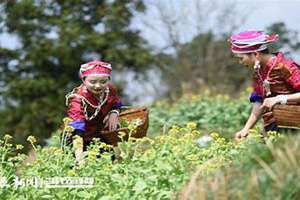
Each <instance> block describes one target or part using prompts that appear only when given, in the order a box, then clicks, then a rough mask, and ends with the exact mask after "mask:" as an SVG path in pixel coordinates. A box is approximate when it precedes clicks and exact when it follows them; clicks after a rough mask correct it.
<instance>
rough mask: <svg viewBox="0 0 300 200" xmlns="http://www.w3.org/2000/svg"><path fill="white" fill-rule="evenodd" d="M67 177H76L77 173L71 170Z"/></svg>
mask: <svg viewBox="0 0 300 200" xmlns="http://www.w3.org/2000/svg"><path fill="white" fill-rule="evenodd" d="M67 175H68V176H75V175H76V172H75V170H72V169H71V170H69V171H68V172H67Z"/></svg>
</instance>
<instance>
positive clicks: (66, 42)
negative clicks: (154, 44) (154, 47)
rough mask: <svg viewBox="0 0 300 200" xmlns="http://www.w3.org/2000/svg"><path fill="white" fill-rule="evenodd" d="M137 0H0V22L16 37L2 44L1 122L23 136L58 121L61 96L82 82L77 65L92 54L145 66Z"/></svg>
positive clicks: (118, 65)
mask: <svg viewBox="0 0 300 200" xmlns="http://www.w3.org/2000/svg"><path fill="white" fill-rule="evenodd" d="M144 9H145V7H144V3H143V1H142V0H136V1H129V0H126V1H99V0H68V1H60V0H48V1H44V0H21V1H17V0H9V1H2V2H1V3H0V10H1V12H0V13H1V14H0V15H1V16H0V19H1V21H0V28H1V31H2V32H8V33H10V34H14V35H16V36H17V37H18V39H19V41H20V45H19V47H18V48H17V49H14V50H9V49H5V48H3V47H0V71H1V75H0V77H1V80H0V84H1V89H0V92H1V93H0V95H1V99H0V102H1V107H0V108H1V112H0V116H3V117H1V126H0V128H1V130H0V134H4V133H10V134H14V135H15V136H16V139H17V140H16V142H19V143H23V142H24V141H25V140H24V138H26V137H27V136H28V135H35V136H37V137H38V138H39V139H40V142H42V141H43V139H44V138H47V137H49V136H50V134H51V132H53V130H55V129H57V128H58V125H59V124H60V122H61V119H62V117H63V111H64V109H65V105H64V101H65V99H64V96H65V94H66V93H67V92H69V91H70V90H71V88H73V87H74V86H76V85H78V84H80V80H79V78H78V69H79V65H80V64H82V63H84V62H86V61H89V60H91V59H102V60H104V61H108V62H111V63H112V65H113V68H114V71H115V73H117V72H116V71H118V70H122V69H132V70H134V71H138V72H142V71H143V69H144V68H145V67H146V66H147V64H148V63H149V61H150V59H151V57H150V54H149V51H148V49H147V46H146V43H145V41H144V40H143V39H141V37H140V36H139V32H138V31H137V30H133V29H132V28H131V20H132V17H133V15H134V14H135V13H137V12H143V11H144Z"/></svg>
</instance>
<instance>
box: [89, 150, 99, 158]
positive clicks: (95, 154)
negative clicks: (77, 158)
mask: <svg viewBox="0 0 300 200" xmlns="http://www.w3.org/2000/svg"><path fill="white" fill-rule="evenodd" d="M97 155H98V152H97V151H95V150H90V151H88V158H89V159H92V160H95V159H96V158H97Z"/></svg>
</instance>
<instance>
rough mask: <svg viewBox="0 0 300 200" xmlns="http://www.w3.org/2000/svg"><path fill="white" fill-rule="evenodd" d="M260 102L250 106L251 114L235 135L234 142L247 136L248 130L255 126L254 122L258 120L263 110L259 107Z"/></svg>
mask: <svg viewBox="0 0 300 200" xmlns="http://www.w3.org/2000/svg"><path fill="white" fill-rule="evenodd" d="M261 105H262V104H261V103H260V102H255V103H254V104H253V106H252V111H251V114H250V116H249V118H248V120H247V122H246V124H245V126H244V128H243V129H242V130H240V131H239V132H237V133H236V134H235V139H236V140H241V139H243V138H245V137H247V136H248V133H249V130H250V129H251V128H252V127H253V126H254V125H255V124H256V122H257V121H258V120H259V119H260V117H261V115H262V112H263V108H262V107H261Z"/></svg>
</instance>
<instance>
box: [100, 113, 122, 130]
mask: <svg viewBox="0 0 300 200" xmlns="http://www.w3.org/2000/svg"><path fill="white" fill-rule="evenodd" d="M103 122H104V123H105V126H104V128H107V127H108V130H109V131H115V130H117V128H118V127H119V126H120V123H119V115H118V114H117V113H114V112H113V113H110V114H109V115H107V116H106V117H105V118H104V120H103Z"/></svg>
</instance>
